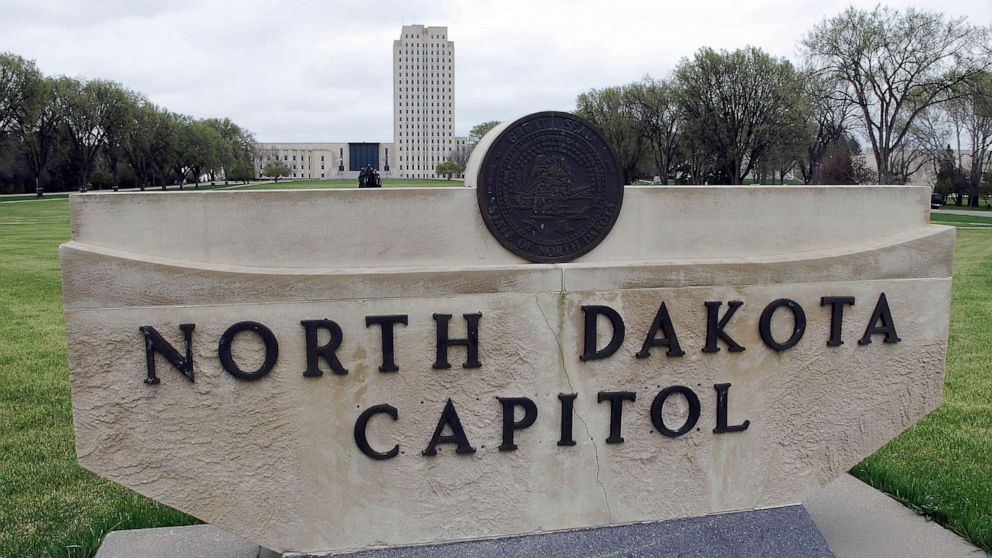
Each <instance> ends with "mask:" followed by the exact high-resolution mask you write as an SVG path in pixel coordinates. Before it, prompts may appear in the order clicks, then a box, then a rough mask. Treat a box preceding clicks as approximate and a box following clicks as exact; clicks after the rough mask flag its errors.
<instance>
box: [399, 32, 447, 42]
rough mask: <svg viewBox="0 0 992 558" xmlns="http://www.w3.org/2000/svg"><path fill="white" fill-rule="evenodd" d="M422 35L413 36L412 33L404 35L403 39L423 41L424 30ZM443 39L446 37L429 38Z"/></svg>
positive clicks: (433, 36) (433, 37)
mask: <svg viewBox="0 0 992 558" xmlns="http://www.w3.org/2000/svg"><path fill="white" fill-rule="evenodd" d="M423 33H424V34H423V35H414V34H413V33H404V34H403V38H404V39H421V40H423V38H424V36H426V35H427V31H426V30H425V31H424V32H423ZM445 37H446V35H431V38H432V39H444V38H445ZM432 44H433V43H432Z"/></svg>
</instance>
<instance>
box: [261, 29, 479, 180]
mask: <svg viewBox="0 0 992 558" xmlns="http://www.w3.org/2000/svg"><path fill="white" fill-rule="evenodd" d="M454 130H455V43H454V42H453V41H451V40H449V39H448V28H447V27H431V26H424V25H405V26H403V29H402V32H401V34H400V38H399V40H396V41H393V143H367V142H362V143H355V142H346V143H259V144H256V150H257V153H258V156H257V158H256V159H255V170H256V171H257V173H258V175H259V176H261V175H262V169H264V168H265V164H266V163H268V162H270V161H275V160H279V161H282V162H283V163H285V164H286V166H287V167H288V168H289V178H297V179H317V180H319V179H321V178H356V177H357V176H358V171H359V170H361V169H362V168H364V167H365V166H366V165H368V166H371V167H372V168H374V169H376V170H378V171H379V172H380V174H381V176H383V177H402V178H442V177H440V176H438V175H437V173H436V172H434V171H435V169H436V168H437V165H438V164H439V163H442V162H444V161H446V160H449V159H452V160H456V161H459V162H461V163H462V164H464V161H461V160H460V159H463V158H464V159H466V160H467V155H466V154H467V153H468V150H469V146H468V145H467V138H465V137H456V136H455V135H454ZM463 155H464V157H463Z"/></svg>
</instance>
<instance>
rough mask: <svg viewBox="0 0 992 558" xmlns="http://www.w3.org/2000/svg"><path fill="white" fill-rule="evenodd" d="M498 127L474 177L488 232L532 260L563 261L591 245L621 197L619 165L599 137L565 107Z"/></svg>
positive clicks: (601, 233)
mask: <svg viewBox="0 0 992 558" xmlns="http://www.w3.org/2000/svg"><path fill="white" fill-rule="evenodd" d="M500 129H501V130H499V131H494V133H498V135H497V136H496V138H495V139H493V140H492V142H491V143H490V144H489V147H488V149H487V150H486V153H485V156H484V158H483V159H482V164H481V166H480V168H479V173H478V176H477V179H476V180H477V182H476V190H477V192H476V194H477V195H478V197H479V209H480V210H481V211H482V219H483V220H484V221H485V222H486V226H487V227H488V228H489V232H491V233H492V235H493V236H494V237H496V240H498V241H499V243H500V244H502V245H503V247H504V248H506V249H507V250H509V251H511V252H513V253H514V254H517V255H519V256H522V257H524V258H526V259H528V260H530V261H532V262H542V263H555V262H567V261H570V260H574V259H575V258H578V257H579V256H581V255H583V254H585V253H586V252H589V251H590V250H592V249H593V248H595V247H596V245H598V244H599V243H600V242H602V241H603V239H604V238H606V235H607V234H609V232H610V229H612V228H613V224H614V223H615V222H616V220H617V216H618V215H620V205H621V203H622V202H623V180H622V177H621V173H620V167H619V165H618V164H617V158H616V156H615V155H614V153H613V150H612V149H611V148H610V146H609V145H608V144H607V143H606V141H605V140H604V139H603V136H602V135H601V134H600V133H599V131H598V130H597V129H596V128H595V127H593V126H592V124H590V123H589V122H587V121H585V120H583V119H582V118H579V117H578V116H575V115H574V114H569V113H567V112H538V113H535V114H531V115H528V116H524V117H522V118H519V119H517V120H514V121H513V122H510V123H509V124H507V125H505V126H500Z"/></svg>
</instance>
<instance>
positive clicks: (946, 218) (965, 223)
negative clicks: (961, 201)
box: [930, 213, 992, 229]
mask: <svg viewBox="0 0 992 558" xmlns="http://www.w3.org/2000/svg"><path fill="white" fill-rule="evenodd" d="M930 221H931V222H933V223H940V224H941V225H953V226H955V227H958V228H974V229H983V228H992V215H990V216H989V217H985V216H973V215H950V214H948V213H931V214H930Z"/></svg>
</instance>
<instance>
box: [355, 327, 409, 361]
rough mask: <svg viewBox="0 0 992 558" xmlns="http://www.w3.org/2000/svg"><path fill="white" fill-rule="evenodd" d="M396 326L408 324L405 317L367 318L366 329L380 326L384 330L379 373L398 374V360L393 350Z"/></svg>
mask: <svg viewBox="0 0 992 558" xmlns="http://www.w3.org/2000/svg"><path fill="white" fill-rule="evenodd" d="M395 324H403V325H406V324H407V318H406V316H405V315H399V316H366V317H365V327H370V326H372V325H378V326H379V328H380V329H381V330H382V366H380V367H379V372H398V371H399V369H400V368H399V367H398V366H396V358H395V356H394V355H395V353H394V349H393V326H394V325H395Z"/></svg>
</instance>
